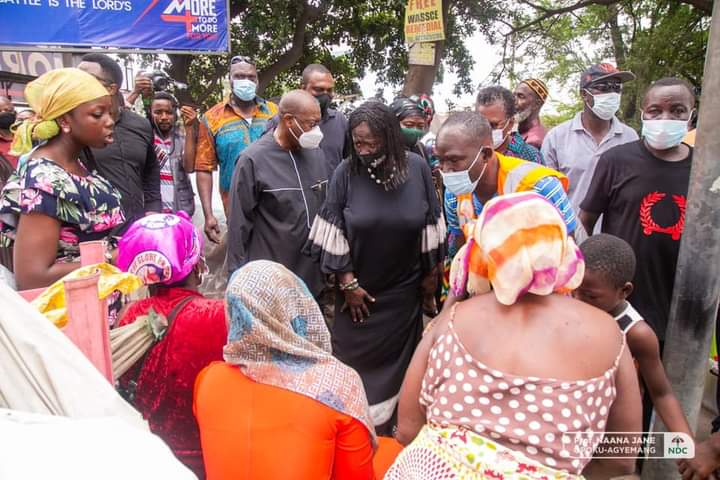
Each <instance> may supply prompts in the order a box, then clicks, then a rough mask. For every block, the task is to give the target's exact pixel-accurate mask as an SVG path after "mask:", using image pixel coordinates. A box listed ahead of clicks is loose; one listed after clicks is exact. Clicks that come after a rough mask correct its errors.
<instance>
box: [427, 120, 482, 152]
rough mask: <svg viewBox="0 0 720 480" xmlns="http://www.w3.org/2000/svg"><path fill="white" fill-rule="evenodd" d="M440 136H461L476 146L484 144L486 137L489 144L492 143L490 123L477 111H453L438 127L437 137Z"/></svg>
mask: <svg viewBox="0 0 720 480" xmlns="http://www.w3.org/2000/svg"><path fill="white" fill-rule="evenodd" d="M441 136H442V137H444V136H453V137H454V138H457V137H462V138H463V139H465V140H467V141H468V142H469V143H471V144H472V145H473V146H477V147H478V148H479V147H480V146H481V145H483V144H486V143H487V142H486V140H488V139H489V140H490V145H492V130H491V129H490V123H488V121H487V119H486V118H485V117H484V116H483V115H482V114H480V113H477V112H458V113H453V114H452V115H450V116H449V117H448V119H447V120H445V123H443V124H442V127H440V131H439V132H438V134H437V138H438V139H440V137H441Z"/></svg>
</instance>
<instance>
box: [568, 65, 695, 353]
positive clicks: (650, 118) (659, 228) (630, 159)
mask: <svg viewBox="0 0 720 480" xmlns="http://www.w3.org/2000/svg"><path fill="white" fill-rule="evenodd" d="M694 107H695V95H694V93H693V91H692V88H691V87H690V85H688V84H687V82H685V81H683V80H680V79H677V78H664V79H661V80H658V81H656V82H655V83H653V84H652V85H651V86H650V88H649V89H648V91H647V92H646V94H645V98H644V99H643V104H642V112H643V115H642V123H643V127H642V139H641V140H638V141H635V142H631V143H627V144H624V145H619V146H616V147H614V148H612V149H610V150H608V151H607V152H605V153H604V154H603V155H602V156H601V157H600V160H599V161H598V164H597V168H596V170H595V175H594V176H593V179H592V183H591V185H590V189H589V190H588V193H587V196H586V197H585V200H584V201H583V202H582V203H581V211H580V221H581V222H582V223H583V225H584V227H585V230H586V231H588V232H592V231H593V227H594V226H595V223H596V222H597V219H598V217H599V216H600V215H603V222H602V231H603V232H604V233H609V234H612V235H615V236H618V237H620V238H622V239H624V240H625V241H627V242H628V243H629V244H630V245H632V247H633V250H634V251H635V255H636V257H637V271H636V273H635V279H634V280H633V283H634V284H635V291H634V292H633V294H632V296H631V297H630V298H629V299H628V300H629V301H630V302H631V303H632V304H633V306H634V307H635V308H636V309H637V310H638V311H639V312H640V314H641V315H642V316H643V318H645V320H646V321H647V322H648V323H649V324H650V325H651V326H652V327H653V329H654V330H655V333H656V334H657V336H658V338H659V339H660V342H661V344H662V343H663V342H664V340H665V329H666V327H667V321H668V315H669V313H670V302H671V300H672V291H673V285H674V281H675V267H676V264H677V258H678V250H679V248H680V237H681V235H682V231H683V227H684V225H685V205H686V199H687V192H688V184H689V181H690V167H691V165H692V153H693V150H692V148H691V147H689V146H688V145H685V144H684V143H681V142H682V139H683V137H684V136H685V134H686V133H687V130H688V122H689V121H690V119H691V117H692V112H693V109H694Z"/></svg>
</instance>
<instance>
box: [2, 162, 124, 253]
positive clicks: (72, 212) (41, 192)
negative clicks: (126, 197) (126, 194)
mask: <svg viewBox="0 0 720 480" xmlns="http://www.w3.org/2000/svg"><path fill="white" fill-rule="evenodd" d="M33 212H36V213H42V214H44V215H47V216H49V217H52V218H56V219H58V220H59V221H60V240H59V242H58V246H57V261H59V262H72V261H75V260H77V259H78V257H79V256H80V242H87V241H92V240H103V239H105V238H107V237H108V235H109V234H110V232H111V231H112V229H113V228H115V227H117V226H118V225H121V224H122V223H123V222H124V221H125V216H124V214H123V211H122V207H121V206H120V193H119V192H118V191H117V190H115V188H114V187H113V186H112V185H111V184H110V182H108V181H107V180H105V179H104V178H103V177H101V176H99V175H98V174H97V173H96V172H92V173H90V174H89V175H87V176H78V175H74V174H71V173H69V172H68V171H66V170H65V169H64V168H62V167H61V166H60V165H58V164H57V163H55V162H53V161H52V160H49V159H47V158H33V159H27V161H23V162H20V165H19V166H18V168H17V170H16V171H15V172H14V173H13V174H12V175H11V176H10V178H9V179H8V181H7V183H6V184H5V187H4V188H3V190H2V194H0V246H3V247H9V246H11V245H12V244H13V243H14V242H15V233H16V230H17V226H18V222H19V218H20V214H29V213H33Z"/></svg>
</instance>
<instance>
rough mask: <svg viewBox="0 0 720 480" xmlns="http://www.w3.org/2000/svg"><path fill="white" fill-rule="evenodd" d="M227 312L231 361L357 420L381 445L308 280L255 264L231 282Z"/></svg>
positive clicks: (353, 375)
mask: <svg viewBox="0 0 720 480" xmlns="http://www.w3.org/2000/svg"><path fill="white" fill-rule="evenodd" d="M225 308H226V316H227V318H229V319H230V326H229V329H228V343H227V345H226V346H225V349H224V355H223V356H224V358H225V361H226V362H228V363H231V364H234V365H238V366H240V369H241V370H242V372H243V373H244V374H245V375H247V376H248V377H249V378H251V379H252V380H254V381H256V382H259V383H263V384H266V385H273V386H276V387H279V388H284V389H286V390H290V391H293V392H296V393H299V394H301V395H305V396H307V397H310V398H312V399H314V400H317V401H319V402H321V403H323V404H325V405H327V406H328V407H330V408H333V409H335V410H337V411H338V412H341V413H344V414H346V415H349V416H351V417H353V418H356V419H357V420H359V421H360V422H362V423H363V424H364V425H365V426H366V427H367V429H368V434H369V435H370V437H371V440H372V442H373V445H374V446H376V445H377V442H376V438H375V430H374V428H373V426H372V422H371V421H370V415H369V408H368V403H367V397H366V395H365V389H364V388H363V384H362V381H361V380H360V376H359V375H358V374H357V373H356V372H355V371H354V370H353V369H352V368H350V367H348V366H346V365H344V364H343V363H341V362H340V361H339V360H337V359H336V358H335V357H333V356H332V346H331V343H330V332H329V331H328V329H327V326H326V325H325V320H324V318H323V316H322V313H321V312H320V307H318V305H317V303H316V302H315V299H314V298H313V296H312V294H311V293H310V291H309V290H308V288H307V286H305V284H304V283H303V281H302V280H300V279H299V278H298V277H297V276H295V275H294V274H293V273H292V272H290V271H289V270H288V269H286V268H285V267H283V266H282V265H280V264H278V263H274V262H270V261H266V260H259V261H255V262H250V263H248V264H247V265H245V266H244V267H242V268H240V269H239V270H238V271H237V272H235V274H233V276H232V278H231V279H230V282H229V284H228V288H227V292H226V294H225Z"/></svg>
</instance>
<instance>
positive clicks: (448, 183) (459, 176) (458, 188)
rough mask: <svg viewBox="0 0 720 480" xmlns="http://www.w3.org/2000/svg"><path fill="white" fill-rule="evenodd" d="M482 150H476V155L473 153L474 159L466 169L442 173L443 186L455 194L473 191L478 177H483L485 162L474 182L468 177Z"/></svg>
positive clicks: (478, 180) (478, 181)
mask: <svg viewBox="0 0 720 480" xmlns="http://www.w3.org/2000/svg"><path fill="white" fill-rule="evenodd" d="M482 151H483V149H482V148H481V149H480V150H479V151H478V153H477V155H475V160H473V161H472V163H471V164H470V166H469V167H468V168H467V170H461V171H459V172H450V173H443V174H442V179H443V184H445V188H447V189H448V190H449V191H450V193H452V194H453V195H455V196H458V195H464V194H466V193H471V192H473V191H474V190H475V188H477V185H478V183H480V179H481V178H482V177H483V175H485V169H486V168H487V163H485V165H483V169H482V171H481V172H480V176H479V177H478V178H477V180H475V181H474V182H473V181H472V180H471V179H470V169H471V168H472V167H473V165H475V162H477V161H478V158H480V154H481V153H482Z"/></svg>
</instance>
